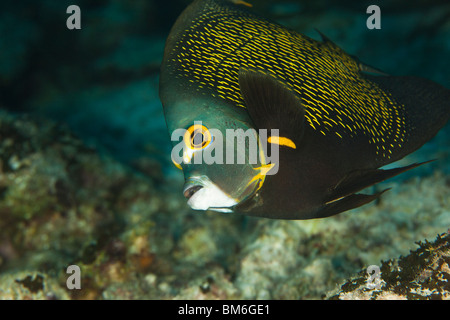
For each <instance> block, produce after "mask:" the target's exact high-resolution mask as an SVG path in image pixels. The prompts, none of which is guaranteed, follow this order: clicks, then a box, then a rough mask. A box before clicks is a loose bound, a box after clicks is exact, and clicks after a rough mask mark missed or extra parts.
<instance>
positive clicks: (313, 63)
mask: <svg viewBox="0 0 450 320" xmlns="http://www.w3.org/2000/svg"><path fill="white" fill-rule="evenodd" d="M172 50H173V51H172V52H171V55H170V59H169V61H168V64H169V65H170V70H171V72H172V73H173V76H175V77H177V78H185V79H186V80H187V83H188V84H189V86H190V88H191V90H197V91H199V92H201V93H203V94H211V95H213V96H214V97H217V98H221V99H225V100H227V101H230V102H232V103H233V104H235V105H237V106H239V107H244V108H245V105H244V101H243V99H242V96H241V93H240V90H239V83H238V73H239V69H240V68H244V69H250V70H255V71H261V72H265V73H267V74H270V75H272V76H273V77H275V78H276V79H278V80H280V81H282V82H284V83H285V84H287V85H288V87H290V88H291V89H292V90H294V91H295V92H296V93H297V94H298V95H299V96H300V97H301V98H302V101H303V105H304V106H305V116H306V119H307V122H308V123H309V125H310V126H311V127H312V128H313V129H314V130H316V131H317V132H320V133H321V134H323V135H325V136H328V135H330V134H331V135H335V136H337V137H339V138H346V139H347V138H353V137H356V136H361V135H363V136H365V137H367V140H368V142H369V143H370V144H373V145H374V146H375V147H376V148H375V150H376V153H377V155H378V156H379V157H381V158H387V159H389V158H390V157H391V154H392V152H393V150H394V149H396V148H401V147H402V145H403V144H404V143H405V140H406V138H407V128H406V127H407V125H406V123H405V120H404V119H405V117H404V113H405V111H404V106H402V105H399V104H397V103H396V102H395V100H394V99H393V98H392V97H391V96H390V94H389V93H386V92H384V91H382V90H381V89H380V88H379V87H378V86H377V85H376V84H374V83H372V82H370V81H368V80H367V79H365V78H364V77H363V76H361V74H360V73H359V69H358V63H357V62H356V61H355V60H354V59H352V58H351V57H350V56H349V55H348V54H346V53H345V52H344V51H343V50H341V49H340V48H339V47H337V46H336V45H334V44H333V43H331V42H318V41H315V40H313V39H310V38H308V37H306V36H303V35H301V34H298V33H296V32H294V31H290V30H288V29H286V28H284V27H282V26H280V25H277V24H275V23H272V22H269V21H266V20H264V19H261V18H259V17H258V18H257V17H256V16H254V15H253V14H251V13H250V12H247V11H243V10H240V9H239V8H236V7H235V6H233V5H231V4H230V5H228V4H222V5H217V4H215V3H211V4H210V5H209V7H206V8H205V10H204V11H203V13H202V14H200V15H199V16H198V17H197V18H196V19H195V20H194V21H193V22H192V24H191V25H190V26H189V29H188V30H186V32H184V33H183V34H182V36H181V38H180V39H179V41H178V42H177V43H176V45H175V46H174V47H173V49H172Z"/></svg>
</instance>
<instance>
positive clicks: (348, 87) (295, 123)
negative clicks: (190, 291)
mask: <svg viewBox="0 0 450 320" xmlns="http://www.w3.org/2000/svg"><path fill="white" fill-rule="evenodd" d="M160 98H161V101H162V103H163V108H164V114H165V119H166V123H167V127H168V130H169V133H170V134H172V133H173V132H174V130H176V129H179V128H182V129H186V131H185V132H186V134H185V135H184V137H183V138H182V139H183V143H184V147H186V150H187V152H184V158H186V157H187V158H188V159H185V160H184V161H183V162H181V163H179V162H176V163H175V164H176V165H177V166H178V167H179V168H180V169H182V170H183V172H184V176H185V181H186V182H185V187H184V190H183V192H184V195H185V197H186V198H187V199H188V204H189V205H190V206H191V207H192V208H193V209H196V210H208V209H209V210H215V211H219V212H238V213H242V214H247V215H252V216H259V217H266V218H275V219H312V218H323V217H329V216H332V215H335V214H337V213H340V212H343V211H346V210H350V209H353V208H356V207H359V206H362V205H364V204H367V203H369V202H371V201H373V200H375V199H377V198H378V197H379V196H380V195H381V194H382V193H383V192H384V191H381V192H379V193H375V194H359V193H357V192H358V191H360V190H362V189H364V188H366V187H368V186H371V185H373V184H376V183H378V182H380V181H383V180H385V179H388V178H390V177H393V176H395V175H397V174H400V173H402V172H404V171H407V170H410V169H412V168H415V167H417V166H418V165H420V164H421V163H419V164H417V163H414V164H411V165H409V166H406V167H400V168H396V169H390V170H382V169H379V168H380V167H382V166H384V165H386V164H389V163H391V162H394V161H396V160H399V159H401V158H403V157H404V156H406V155H407V154H409V153H411V152H413V151H415V150H416V149H418V148H419V147H420V146H422V145H423V144H424V143H425V142H427V141H428V140H429V139H431V138H432V137H433V136H434V135H435V134H436V133H437V132H438V131H439V129H440V128H441V127H443V126H444V125H445V124H446V122H447V121H448V119H449V117H450V90H448V89H447V88H444V87H443V86H441V85H439V84H437V83H434V82H432V81H430V80H427V79H422V78H418V77H412V76H390V75H387V74H384V73H382V72H380V71H378V70H377V69H375V68H372V67H369V66H366V65H364V64H363V63H361V62H360V61H359V60H358V59H356V58H355V57H353V56H351V55H349V54H347V53H346V52H344V51H343V50H342V49H341V48H339V47H338V46H337V45H336V44H334V43H333V42H331V41H330V40H329V39H327V38H326V37H325V36H322V40H321V41H316V40H313V39H311V38H309V37H306V36H304V35H302V34H299V33H297V32H295V31H292V30H289V29H287V28H285V27H283V26H281V25H279V24H277V23H275V22H272V21H270V20H268V19H265V18H263V17H260V16H259V15H257V14H256V13H254V12H252V10H251V9H250V8H248V6H247V5H246V3H245V2H243V1H236V0H234V1H232V0H228V1H225V0H224V1H220V0H197V1H194V2H193V3H192V4H191V5H189V6H188V7H187V8H186V9H185V11H184V12H183V13H182V14H181V15H180V17H179V18H178V20H177V21H176V23H175V25H174V26H173V28H172V30H171V32H170V35H169V37H168V39H167V42H166V47H165V52H164V59H163V62H162V66H161V74H160ZM196 121H198V122H201V123H197V124H195V123H194V122H196ZM212 129H216V130H219V131H220V132H221V133H222V136H223V139H224V141H223V145H225V144H226V142H230V141H226V140H227V136H226V130H227V129H233V130H236V129H242V131H243V132H248V131H247V130H249V129H255V132H257V133H258V132H260V129H267V130H268V131H267V132H268V136H267V137H265V139H267V141H262V140H261V139H262V137H261V136H258V137H257V139H258V143H259V144H260V145H262V142H265V143H267V145H268V146H271V145H273V144H277V146H278V147H279V149H278V152H279V154H278V159H279V160H278V161H279V163H277V165H278V167H277V168H278V171H277V172H276V174H270V170H272V168H273V165H274V164H273V163H268V162H267V161H266V160H267V159H266V158H267V157H268V154H265V153H268V150H269V149H270V148H269V147H267V148H265V149H264V148H263V149H261V148H259V151H258V161H257V163H256V164H255V163H250V161H249V156H248V154H249V151H250V150H249V148H250V147H251V146H250V144H249V143H246V144H245V147H246V158H245V159H246V161H245V163H244V164H238V163H235V164H220V163H214V164H207V163H202V164H195V163H192V161H191V162H189V161H190V160H192V156H193V155H194V154H200V153H202V152H206V150H208V147H210V146H211V145H212V144H213V142H215V141H214V139H215V138H214V137H213V134H212V133H211V132H212V131H213V130H212ZM272 129H278V135H277V136H275V135H270V134H271V133H272ZM274 132H275V131H274ZM196 137H200V140H198V139H197V138H196ZM194 138H195V139H194ZM196 139H197V140H198V141H197V142H196V141H195V140H196ZM233 139H235V137H233ZM179 142H180V141H175V142H173V144H174V146H175V145H178V143H179ZM237 145H238V144H237V143H236V145H235V149H234V151H235V152H237V150H238V149H237Z"/></svg>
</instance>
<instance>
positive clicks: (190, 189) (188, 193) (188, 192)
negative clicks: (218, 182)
mask: <svg viewBox="0 0 450 320" xmlns="http://www.w3.org/2000/svg"><path fill="white" fill-rule="evenodd" d="M201 188H203V186H202V185H188V186H186V187H185V188H184V190H183V195H184V197H185V198H186V199H188V200H189V199H190V198H191V197H192V196H193V195H194V194H195V193H196V192H197V191H198V190H200V189H201Z"/></svg>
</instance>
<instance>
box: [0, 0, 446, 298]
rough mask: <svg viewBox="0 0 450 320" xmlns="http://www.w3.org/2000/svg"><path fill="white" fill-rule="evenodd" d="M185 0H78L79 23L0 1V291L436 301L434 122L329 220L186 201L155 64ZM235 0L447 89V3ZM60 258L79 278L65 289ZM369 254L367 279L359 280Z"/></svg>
mask: <svg viewBox="0 0 450 320" xmlns="http://www.w3.org/2000/svg"><path fill="white" fill-rule="evenodd" d="M189 2H190V1H188V0H176V1H175V0H174V1H171V2H170V3H171V5H170V6H167V4H166V3H165V2H164V1H156V0H154V1H152V0H150V1H146V0H145V1H144V0H139V1H125V0H114V1H108V2H102V1H99V2H91V1H83V0H80V1H79V2H78V3H79V5H80V8H81V11H82V29H81V30H78V31H69V30H67V28H66V27H65V26H66V21H65V20H66V18H67V16H68V15H67V14H66V8H67V6H68V5H69V4H72V3H71V2H70V1H66V0H62V1H41V2H36V1H31V0H23V1H20V2H10V3H9V4H8V8H7V10H2V11H1V12H0V33H1V34H2V37H0V299H322V298H331V299H363V298H364V299H376V298H377V299H381V298H392V299H393V298H407V299H422V298H425V299H431V298H444V299H445V298H448V285H447V284H446V283H447V281H448V235H446V234H444V233H445V232H446V230H447V229H448V228H449V226H450V139H449V138H448V137H449V135H450V126H449V125H447V127H445V128H444V129H442V130H441V132H440V133H439V134H438V135H437V136H436V137H435V138H434V139H433V140H432V141H430V142H429V143H427V144H426V145H425V146H424V147H422V148H421V149H420V151H418V152H416V153H414V154H413V155H411V156H409V157H408V158H407V159H404V160H402V161H401V162H400V163H399V165H406V164H410V163H412V162H417V161H426V160H430V159H438V160H437V161H435V162H432V163H429V164H426V165H424V166H421V167H419V168H417V169H415V170H412V171H410V172H408V173H406V174H404V175H401V176H399V177H397V178H395V179H392V180H389V181H387V182H384V183H382V184H380V185H378V186H377V187H376V188H377V190H383V189H386V188H392V189H391V190H390V191H388V192H386V193H385V194H383V196H382V198H381V200H380V201H378V202H377V203H373V204H370V205H368V206H364V207H362V208H359V209H356V210H352V211H350V212H346V213H343V214H340V215H338V216H336V217H332V218H328V219H324V220H312V221H276V220H267V219H256V218H249V217H242V216H238V215H232V214H219V213H213V212H194V211H192V210H190V209H189V208H188V206H187V205H186V202H185V199H184V197H183V196H182V193H181V188H182V184H183V177H182V174H181V173H180V172H179V171H178V170H177V169H175V168H173V166H172V164H171V161H170V157H169V154H170V141H169V138H168V134H167V130H166V128H165V123H164V118H163V112H162V107H161V103H160V101H159V99H158V71H159V63H160V61H161V59H162V53H163V46H164V41H165V38H166V36H167V34H168V32H169V30H170V27H171V25H172V24H173V22H174V20H175V18H176V17H177V15H178V14H179V12H180V11H181V10H182V9H183V8H184V7H185V6H186V5H187V4H188V3H189ZM249 2H252V3H253V4H254V7H255V10H257V11H260V12H262V13H263V14H264V15H267V16H269V17H271V18H272V19H275V20H276V21H279V22H280V23H282V24H284V25H287V26H289V27H291V28H293V29H296V30H298V31H300V32H302V33H305V34H307V35H309V36H311V37H313V38H316V39H318V38H319V36H318V34H317V32H315V31H314V28H317V29H319V30H320V31H321V32H323V33H324V34H325V35H327V36H328V37H329V38H330V39H332V40H333V41H334V42H336V43H337V44H338V45H339V46H341V47H342V48H343V49H344V50H346V51H347V52H349V53H351V54H354V55H356V56H358V57H359V58H360V59H361V60H362V61H364V62H365V63H368V64H369V65H373V66H375V67H378V68H380V69H382V70H383V71H385V72H388V73H391V74H397V75H400V74H415V75H420V76H423V77H427V78H430V79H432V80H434V81H437V82H439V83H441V84H442V85H444V86H447V87H449V86H450V82H449V80H450V79H449V77H448V74H449V72H448V63H447V61H448V56H449V54H450V42H449V39H450V20H449V19H448V15H449V14H450V7H449V6H448V1H446V0H434V1H432V2H427V3H425V2H422V1H409V2H408V4H407V5H405V3H404V2H403V1H391V2H389V3H383V4H381V5H380V6H381V12H382V29H381V30H378V31H376V30H368V29H367V28H366V27H365V23H366V19H367V14H366V13H365V10H366V8H367V6H368V5H369V4H371V3H369V2H364V1H363V2H358V4H357V5H355V2H354V1H342V2H339V4H337V3H331V2H328V1H322V0H321V1H314V2H311V1H309V2H307V1H276V2H274V1H267V0H264V1H258V2H257V1H249ZM370 191H371V192H373V191H376V190H370ZM438 234H440V235H441V236H440V237H438V238H436V237H437V235H438ZM419 241H420V243H421V244H420V245H418V244H416V243H417V242H419ZM445 250H447V251H445ZM411 251H412V252H411ZM401 256H402V257H403V258H400V257H401ZM383 261H384V262H383ZM70 265H77V266H79V267H80V270H81V289H80V290H77V289H68V288H67V285H66V284H67V280H68V278H69V277H70V274H68V273H67V268H68V266H70ZM371 265H376V266H379V267H380V270H381V279H382V287H381V288H380V290H378V291H377V290H371V291H368V290H366V289H365V286H364V281H365V279H366V278H367V272H366V270H367V268H368V267H369V266H371Z"/></svg>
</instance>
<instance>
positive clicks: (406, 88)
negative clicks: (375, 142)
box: [366, 75, 450, 155]
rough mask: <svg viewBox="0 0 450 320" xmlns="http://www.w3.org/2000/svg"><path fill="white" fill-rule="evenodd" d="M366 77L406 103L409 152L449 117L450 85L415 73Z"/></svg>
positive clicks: (417, 146) (405, 149)
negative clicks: (444, 85)
mask: <svg viewBox="0 0 450 320" xmlns="http://www.w3.org/2000/svg"><path fill="white" fill-rule="evenodd" d="M366 77H367V78H368V79H369V80H370V81H372V82H374V83H376V84H378V86H379V87H380V88H381V89H383V90H384V91H387V92H390V93H391V94H392V96H393V97H394V99H395V100H396V101H397V102H398V103H400V104H403V105H404V106H405V109H406V114H405V117H406V119H405V120H406V123H407V124H408V136H409V137H408V140H409V141H408V143H407V144H406V145H405V146H404V149H403V151H404V152H405V155H406V154H408V153H411V152H413V151H415V150H416V149H418V148H420V147H421V146H422V145H423V144H424V143H425V142H427V141H428V140H430V139H431V138H432V137H433V136H434V135H435V134H436V133H437V132H438V131H439V129H441V128H442V127H443V126H444V125H445V124H446V123H447V121H448V120H449V118H450V90H449V89H447V88H445V87H443V86H441V85H439V84H437V83H435V82H433V81H431V80H428V79H424V78H419V77H413V76H403V77H395V76H373V75H366Z"/></svg>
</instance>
